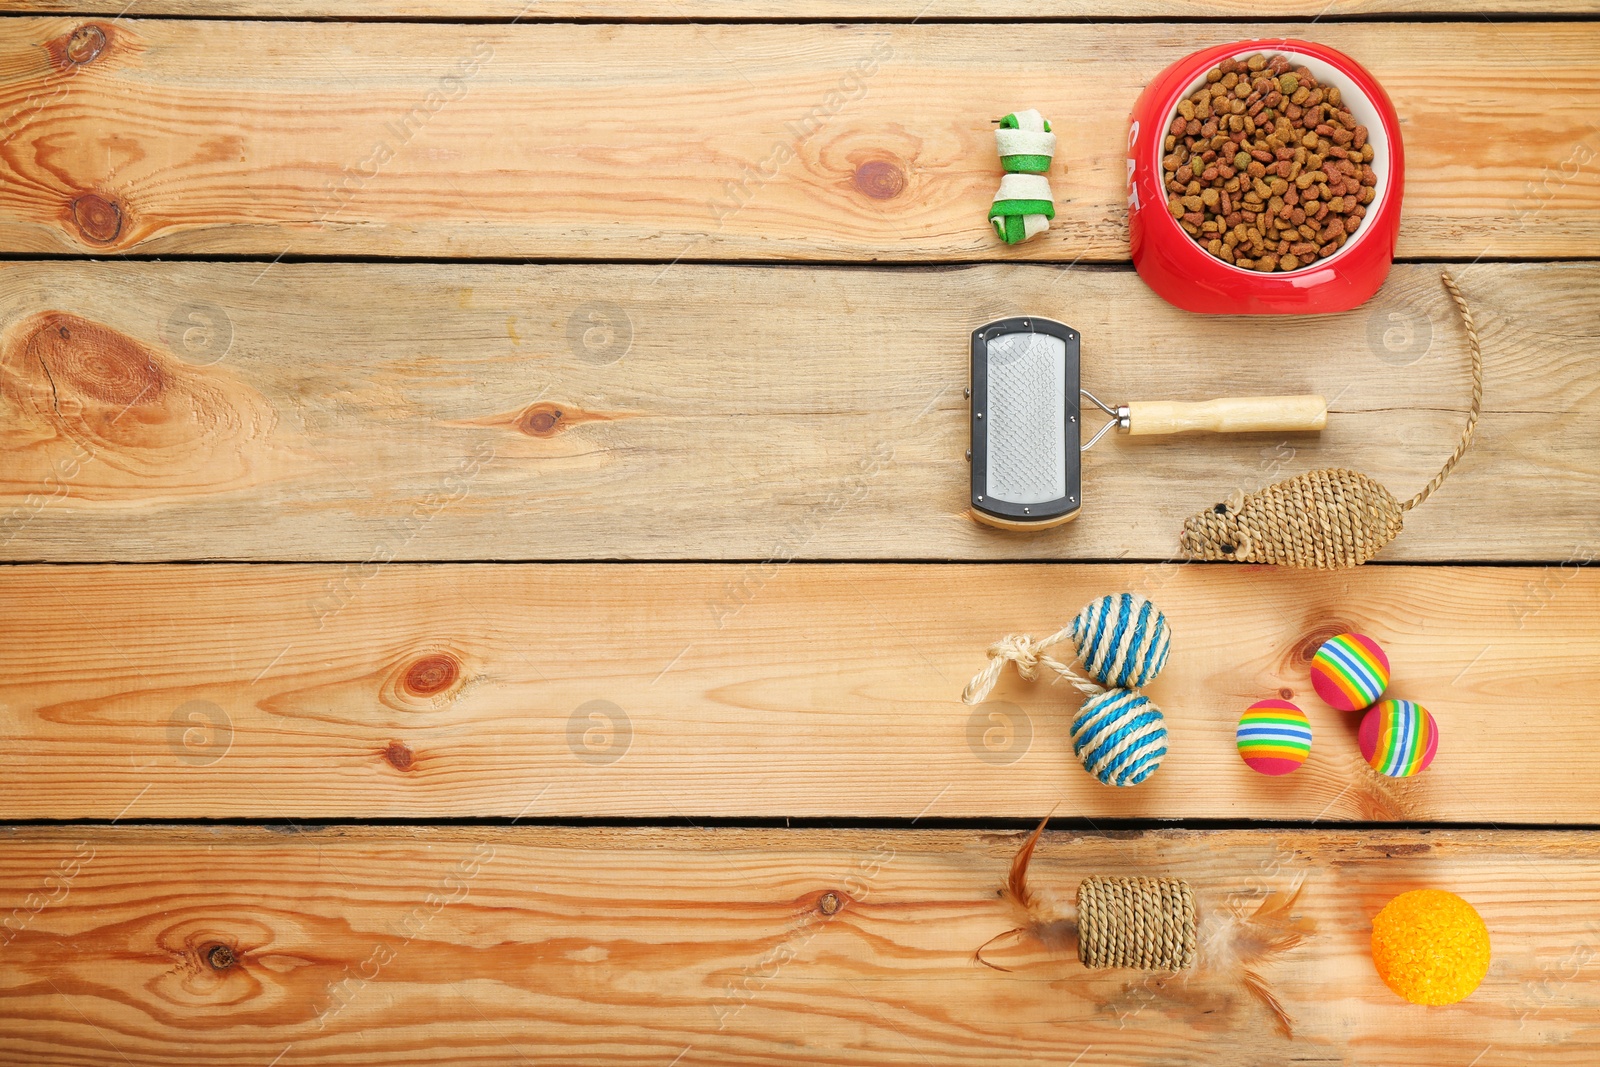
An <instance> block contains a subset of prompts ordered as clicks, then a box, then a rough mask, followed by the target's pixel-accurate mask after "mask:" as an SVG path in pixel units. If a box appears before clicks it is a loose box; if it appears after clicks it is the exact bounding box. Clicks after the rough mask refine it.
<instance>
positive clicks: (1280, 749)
mask: <svg viewBox="0 0 1600 1067" xmlns="http://www.w3.org/2000/svg"><path fill="white" fill-rule="evenodd" d="M1234 739H1235V740H1236V741H1237V742H1238V745H1239V758H1241V759H1243V760H1244V762H1245V766H1247V767H1249V768H1250V769H1251V770H1253V771H1260V772H1261V773H1262V774H1270V775H1274V776H1276V775H1279V774H1288V773H1289V772H1290V771H1293V770H1296V769H1297V768H1298V767H1299V766H1300V764H1302V763H1304V762H1305V761H1306V757H1307V756H1309V755H1311V720H1310V719H1308V718H1306V713H1305V712H1303V711H1301V710H1300V709H1299V708H1297V707H1295V706H1294V705H1293V704H1291V703H1289V702H1288V701H1287V700H1258V701H1256V702H1255V703H1254V704H1251V705H1250V706H1249V707H1248V708H1246V709H1245V713H1244V716H1243V717H1242V718H1240V719H1239V730H1238V732H1237V733H1236V734H1235V735H1234Z"/></svg>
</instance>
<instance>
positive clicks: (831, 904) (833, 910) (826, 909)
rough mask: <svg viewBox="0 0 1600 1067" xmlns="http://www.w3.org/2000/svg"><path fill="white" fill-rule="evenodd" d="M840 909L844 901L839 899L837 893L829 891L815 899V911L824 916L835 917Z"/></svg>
mask: <svg viewBox="0 0 1600 1067" xmlns="http://www.w3.org/2000/svg"><path fill="white" fill-rule="evenodd" d="M842 907H844V901H843V900H841V899H840V897H839V894H838V893H835V892H834V891H833V890H831V889H830V890H828V891H827V892H826V893H824V894H822V896H820V897H818V898H817V910H818V911H820V912H822V914H824V915H836V914H838V911H839V909H840V908H842Z"/></svg>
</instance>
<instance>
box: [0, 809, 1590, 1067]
mask: <svg viewBox="0 0 1600 1067" xmlns="http://www.w3.org/2000/svg"><path fill="white" fill-rule="evenodd" d="M532 810H537V806H535V808H534V809H532ZM285 831H286V832H285ZM1021 838H1022V834H1021V833H1018V832H1010V833H984V832H974V831H967V830H952V831H924V830H904V829H902V830H894V831H885V830H859V831H857V830H826V831H821V830H798V829H797V830H792V831H781V830H743V829H715V830H695V829H654V830H652V829H604V828H584V829H553V828H543V827H541V828H527V829H523V828H509V829H508V828H488V829H474V828H455V827H430V828H426V829H413V828H377V829H357V828H327V829H315V828H313V829H307V830H299V831H296V830H293V829H292V828H281V829H276V830H275V829H271V828H254V827H250V828H216V829H212V828H198V827H197V828H174V829H163V828H154V827H149V828H147V827H137V828H125V829H124V828H111V829H107V828H104V827H61V828H54V829H26V830H18V831H13V832H11V833H10V834H8V835H7V840H6V845H5V847H6V850H7V855H8V862H7V863H6V864H5V865H4V867H3V868H0V902H4V904H5V905H6V909H7V918H6V919H4V920H0V923H3V924H5V926H4V928H5V933H4V935H0V936H4V937H5V938H7V939H8V943H7V944H6V946H5V948H4V950H3V951H4V953H5V960H6V966H5V967H4V968H0V997H3V998H4V999H5V1001H6V1002H7V1007H8V1010H7V1011H6V1012H4V1013H0V1044H3V1046H4V1047H5V1048H6V1049H8V1050H10V1053H11V1055H12V1056H14V1057H17V1058H18V1060H19V1061H20V1059H21V1058H23V1057H25V1058H26V1062H28V1063H30V1064H36V1065H40V1067H44V1065H69V1064H70V1065H77V1064H83V1063H111V1062H115V1063H119V1064H131V1065H135V1067H144V1065H147V1064H163V1063H170V1062H172V1058H171V1057H172V1055H173V1053H174V1052H175V1051H176V1050H182V1054H183V1056H184V1057H185V1058H186V1059H192V1060H195V1061H197V1062H204V1063H239V1064H266V1063H273V1062H276V1063H279V1064H283V1065H293V1064H296V1063H349V1062H357V1061H359V1062H365V1063H375V1062H383V1063H395V1064H401V1063H403V1064H421V1063H433V1062H441V1059H440V1057H441V1056H443V1057H445V1058H446V1059H447V1060H448V1062H449V1063H452V1064H459V1065H472V1067H480V1065H483V1067H487V1065H490V1064H535V1063H537V1064H545V1063H548V1064H566V1063H573V1062H576V1061H579V1060H581V1061H583V1062H586V1063H588V1062H592V1063H613V1064H640V1063H656V1064H667V1063H677V1064H751V1063H790V1062H796V1061H804V1062H807V1063H829V1064H841V1065H846V1064H863V1065H868V1064H870V1065H873V1067H881V1065H901V1064H903V1065H907V1067H912V1065H917V1067H925V1065H927V1064H968V1063H979V1062H981V1063H1000V1062H1007V1063H1022V1062H1027V1063H1040V1064H1059V1065H1062V1067H1066V1065H1069V1064H1083V1063H1094V1064H1108V1065H1118V1067H1135V1065H1143V1064H1148V1063H1152V1062H1159V1063H1162V1064H1171V1065H1180V1067H1181V1065H1199V1064H1216V1063H1230V1064H1232V1063H1238V1064H1247V1063H1248V1064H1256V1063H1261V1064H1265V1063H1290V1062H1292V1063H1296V1064H1323V1065H1335V1064H1341V1065H1342V1064H1349V1063H1356V1062H1360V1063H1383V1064H1386V1065H1390V1067H1434V1065H1438V1064H1469V1063H1470V1064H1475V1065H1476V1067H1521V1065H1523V1064H1527V1063H1539V1064H1541V1065H1551V1067H1561V1065H1570V1067H1586V1065H1588V1064H1591V1063H1593V1062H1594V1061H1595V1059H1596V1057H1597V1056H1600V1025H1597V1019H1600V978H1597V967H1596V965H1595V963H1594V960H1595V957H1596V954H1597V951H1600V950H1597V948H1596V945H1597V943H1600V924H1597V922H1596V917H1595V914H1594V909H1593V900H1594V899H1595V897H1596V895H1597V894H1600V843H1597V842H1596V840H1595V838H1594V835H1592V834H1587V833H1581V832H1573V833H1521V832H1501V833H1496V832H1485V831H1439V832H1433V833H1428V832H1418V831H1391V830H1380V831H1366V832H1360V833H1351V832H1340V831H1307V830H1294V831H1283V832H1276V831H1217V832H1210V833H1196V832H1192V831H1168V832H1158V833H1142V834H1132V835H1113V836H1110V837H1106V836H1100V835H1094V834H1067V833H1052V834H1049V835H1048V836H1047V837H1046V838H1045V840H1044V842H1043V843H1042V845H1041V846H1040V849H1039V853H1038V856H1037V859H1036V861H1035V866H1034V882H1035V884H1036V885H1037V886H1040V887H1046V888H1051V889H1054V890H1055V891H1056V892H1058V893H1059V894H1060V896H1061V897H1062V899H1063V903H1064V904H1066V906H1067V909H1068V911H1069V913H1070V909H1071V901H1073V900H1074V899H1075V895H1076V886H1077V884H1078V882H1079V881H1080V880H1081V879H1082V878H1083V877H1085V876H1087V875H1090V874H1109V875H1131V874H1147V873H1150V872H1152V871H1159V872H1161V873H1163V874H1165V875H1169V876H1176V877H1184V878H1187V879H1189V880H1190V881H1191V883H1192V884H1193V885H1194V889H1195V898H1196V908H1197V912H1198V914H1199V920H1200V954H1199V960H1198V964H1197V966H1196V968H1195V969H1194V970H1192V971H1189V972H1185V973H1184V974H1182V975H1180V976H1177V977H1171V976H1154V975H1141V974H1139V973H1137V972H1130V971H1116V970H1113V971H1088V970H1085V969H1084V968H1083V967H1082V966H1081V965H1080V964H1079V963H1078V961H1077V958H1076V951H1075V949H1074V948H1073V946H1072V942H1071V940H1070V935H1069V940H1068V941H1067V943H1066V945H1065V946H1063V947H1060V948H1055V949H1048V948H1044V947H1038V946H1030V947H1017V948H1011V949H1006V948H1004V947H1001V948H999V949H998V950H997V951H993V952H991V953H987V954H986V958H987V957H992V958H993V959H994V961H995V962H997V963H999V964H1001V965H1003V966H1007V967H1010V968H1012V970H1011V972H1010V973H1001V972H998V971H993V970H989V969H987V968H984V967H982V966H979V965H978V964H976V963H974V962H973V959H972V956H973V952H974V950H975V949H976V948H977V947H978V946H979V945H981V944H983V943H984V942H985V941H986V940H988V939H989V938H991V937H994V936H995V935H997V934H1001V933H1003V932H1004V931H1005V930H1007V929H1008V928H1009V927H1011V926H1012V925H1013V924H1014V921H1015V920H1014V917H1013V913H1012V911H1011V908H1010V907H1009V905H1008V903H1007V902H1005V901H1002V900H999V899H997V898H996V892H997V890H998V888H999V887H1000V885H1001V883H1002V881H1003V879H1004V875H1005V870H1006V866H1007V864H1008V862H1009V860H1010V857H1011V855H1012V853H1013V852H1014V851H1015V849H1016V847H1017V845H1018V844H1019V843H1020V841H1021ZM1440 883H1444V884H1447V885H1449V886H1451V887H1452V888H1453V889H1455V890H1457V891H1458V892H1460V893H1461V894H1463V895H1464V896H1465V897H1467V899H1469V900H1470V901H1471V902H1472V903H1473V905H1474V906H1475V907H1477V908H1478V909H1479V911H1480V912H1481V913H1482V914H1483V917H1484V919H1485V921H1486V922H1487V923H1488V926H1489V928H1490V930H1491V931H1492V935H1491V936H1492V938H1493V943H1494V951H1495V960H1494V963H1493V965H1492V966H1491V968H1490V971H1489V976H1488V978H1487V979H1486V980H1485V982H1484V984H1483V986H1482V987H1481V988H1480V989H1479V990H1478V992H1477V994H1476V995H1474V996H1473V997H1472V998H1471V999H1470V1000H1467V1001H1465V1002H1464V1003H1462V1004H1460V1005H1457V1006H1455V1007H1451V1008H1434V1009H1429V1010H1421V1009H1414V1008H1411V1007H1409V1006H1408V1005H1405V1004H1403V1003H1402V1002H1401V1001H1399V1000H1398V999H1397V998H1395V997H1394V996H1393V995H1392V994H1390V993H1389V992H1388V991H1387V990H1386V989H1385V988H1384V987H1383V985H1382V983H1381V982H1380V981H1379V979H1378V978H1377V976H1376V974H1375V973H1374V971H1373V968H1372V962H1371V957H1370V954H1369V951H1368V948H1367V944H1368V938H1369V937H1370V929H1371V928H1370V921H1371V918H1372V916H1373V915H1374V914H1376V912H1377V911H1378V909H1379V908H1381V907H1382V906H1383V904H1384V902H1385V901H1386V900H1388V899H1389V897H1391V896H1392V895H1394V894H1395V893H1398V892H1400V891H1403V890H1404V889H1408V888H1413V887H1416V886H1431V885H1437V884H1440ZM1296 887H1298V889H1299V895H1298V897H1297V898H1295V899H1294V901H1293V903H1292V904H1286V903H1285V900H1284V898H1285V897H1286V896H1288V895H1289V894H1290V893H1292V892H1293V891H1294V889H1295V888H1296ZM829 894H832V896H831V898H830V897H829ZM30 895H31V896H32V898H37V899H34V900H33V903H31V904H27V905H26V906H24V907H22V908H21V909H20V910H12V909H13V907H14V906H15V905H14V904H13V902H23V901H27V900H29V899H30ZM1263 905H1265V907H1263ZM830 908H831V913H830V912H829V910H828V909H830ZM1278 938H1287V939H1288V940H1291V941H1292V940H1295V939H1299V943H1298V944H1294V945H1292V946H1290V947H1278V946H1274V945H1273V944H1272V943H1271V942H1272V941H1274V940H1276V939H1278ZM219 946H224V947H225V949H226V951H227V953H228V954H229V955H224V956H222V957H220V959H221V960H222V961H223V963H224V964H226V965H225V966H223V967H221V968H219V967H218V966H217V965H216V963H215V962H214V961H215V960H217V959H218V958H219V957H218V956H217V955H216V952H217V949H218V947H219ZM230 956H231V960H230ZM1246 970H1253V971H1255V972H1256V973H1258V974H1259V975H1260V976H1261V978H1262V979H1263V981H1264V983H1265V985H1266V986H1267V987H1268V988H1269V989H1270V990H1271V991H1272V993H1273V994H1274V995H1276V996H1277V997H1278V998H1279V999H1280V1000H1281V1002H1282V1005H1283V1008H1284V1010H1285V1012H1286V1013H1287V1014H1288V1016H1289V1017H1290V1018H1291V1020H1292V1033H1293V1037H1292V1038H1286V1037H1284V1036H1283V1035H1282V1033H1281V1032H1279V1031H1278V1030H1277V1028H1276V1026H1275V1023H1274V1019H1273V1016H1272V1015H1271V1014H1270V1013H1269V1012H1268V1011H1267V1009H1266V1008H1265V1007H1263V1006H1262V1004H1261V1003H1260V1002H1259V1001H1258V1000H1257V999H1255V998H1254V997H1253V996H1252V995H1251V994H1250V993H1249V992H1248V991H1247V990H1246V988H1245V986H1244V984H1243V980H1242V976H1243V974H1244V972H1245V971H1246ZM1485 1035H1490V1036H1485ZM275 1057H276V1059H274V1058H275ZM675 1057H676V1058H675Z"/></svg>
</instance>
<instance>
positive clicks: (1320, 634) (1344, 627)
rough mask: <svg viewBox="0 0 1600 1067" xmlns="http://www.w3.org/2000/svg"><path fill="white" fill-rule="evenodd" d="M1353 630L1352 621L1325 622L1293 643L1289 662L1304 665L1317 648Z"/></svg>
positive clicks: (1314, 654)
mask: <svg viewBox="0 0 1600 1067" xmlns="http://www.w3.org/2000/svg"><path fill="white" fill-rule="evenodd" d="M1353 630H1355V624H1354V623H1349V622H1340V621H1339V620H1337V619H1334V620H1332V621H1329V622H1325V623H1323V624H1322V625H1321V626H1318V627H1317V628H1316V629H1314V630H1312V631H1311V632H1310V633H1308V634H1306V635H1305V636H1304V637H1302V638H1301V639H1300V640H1299V642H1298V643H1296V644H1295V646H1294V651H1292V652H1291V653H1290V654H1289V662H1290V663H1292V664H1294V665H1295V666H1299V667H1305V666H1307V665H1309V664H1310V663H1311V661H1312V660H1313V659H1314V658H1315V657H1316V655H1317V649H1319V648H1321V647H1322V646H1323V645H1325V644H1327V643H1328V642H1329V641H1331V640H1333V639H1334V638H1335V637H1338V636H1339V635H1340V634H1347V633H1350V632H1352V631H1353ZM1283 699H1285V700H1288V699H1289V698H1288V697H1284V698H1283Z"/></svg>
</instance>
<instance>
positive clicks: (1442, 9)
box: [0, 0, 1600, 22]
mask: <svg viewBox="0 0 1600 1067" xmlns="http://www.w3.org/2000/svg"><path fill="white" fill-rule="evenodd" d="M1271 10H1272V14H1273V15H1275V16H1278V17H1293V16H1297V15H1309V16H1311V17H1312V18H1313V19H1315V20H1316V21H1318V22H1321V21H1323V20H1325V19H1330V18H1340V17H1342V16H1347V15H1394V16H1400V17H1404V16H1408V15H1431V14H1447V15H1453V14H1469V15H1472V16H1476V17H1481V16H1483V15H1491V14H1541V15H1550V14H1557V15H1581V14H1593V13H1594V12H1596V11H1600V4H1596V3H1595V2H1594V0H1493V2H1492V3H1482V4H1479V3H1467V2H1466V0H1277V2H1275V3H1274V4H1273V5H1272V9H1271ZM130 11H132V12H133V13H135V14H136V15H137V17H140V18H148V17H150V16H153V15H191V16H193V15H202V16H210V17H217V16H232V17H238V18H262V17H265V18H360V19H376V18H436V19H466V18H498V19H516V20H519V21H523V22H534V21H543V20H548V19H571V18H583V19H617V20H627V19H662V20H668V21H693V20H695V19H718V20H762V19H784V20H786V21H789V20H799V19H918V20H920V21H930V20H940V19H954V18H960V19H998V18H1005V19H1016V18H1216V17H1219V16H1220V17H1231V18H1250V17H1252V16H1255V15H1259V14H1261V13H1262V6H1261V4H1259V3H1255V2H1252V0H1032V2H1029V3H1021V2H1019V0H872V2H871V3H862V2H859V0H693V2H692V3H682V2H680V0H605V2H594V0H383V2H382V3H375V2H373V0H135V5H134V6H132V7H130V5H129V3H128V0H114V2H107V0H5V2H4V3H3V4H0V14H74V15H110V16H113V17H115V16H119V15H124V14H128V13H129V12H130Z"/></svg>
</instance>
